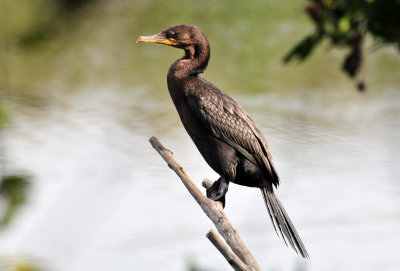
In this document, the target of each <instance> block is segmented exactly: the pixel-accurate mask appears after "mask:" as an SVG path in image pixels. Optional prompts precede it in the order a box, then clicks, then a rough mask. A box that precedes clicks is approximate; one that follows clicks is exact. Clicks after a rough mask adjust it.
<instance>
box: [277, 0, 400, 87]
mask: <svg viewBox="0 0 400 271" xmlns="http://www.w3.org/2000/svg"><path fill="white" fill-rule="evenodd" d="M308 2H309V3H308V4H307V5H306V7H305V11H306V13H307V14H308V15H309V16H310V18H311V19H312V21H313V22H314V24H315V33H314V34H311V35H308V36H306V37H305V38H304V39H303V40H301V41H300V42H299V43H298V44H297V45H295V46H294V47H293V49H292V50H290V51H289V53H288V54H287V55H286V56H285V57H284V62H285V63H287V62H290V61H291V60H293V59H298V60H300V61H304V60H305V59H306V58H307V57H308V56H309V55H310V54H311V53H312V51H313V50H314V49H315V48H316V45H317V44H318V43H319V41H320V40H321V39H323V38H325V39H328V40H329V42H330V44H331V45H332V46H333V47H346V48H349V49H350V50H349V53H348V55H347V56H346V57H345V59H344V62H343V70H344V71H345V72H346V73H347V74H348V75H349V76H350V77H353V78H354V77H356V75H357V74H358V72H359V70H360V67H361V64H362V50H363V47H362V42H363V40H364V38H365V36H366V35H367V34H371V35H372V36H373V37H374V38H375V40H379V41H381V42H382V43H384V44H388V45H389V44H397V45H398V46H399V49H400V30H399V29H400V1H397V0H308ZM361 83H362V82H361ZM359 86H361V85H359ZM362 86H363V84H362ZM359 88H360V87H359Z"/></svg>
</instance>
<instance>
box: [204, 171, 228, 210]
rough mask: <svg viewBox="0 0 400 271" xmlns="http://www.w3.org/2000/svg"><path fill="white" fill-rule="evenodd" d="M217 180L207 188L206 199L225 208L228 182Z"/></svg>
mask: <svg viewBox="0 0 400 271" xmlns="http://www.w3.org/2000/svg"><path fill="white" fill-rule="evenodd" d="M221 179H222V178H219V179H218V180H217V181H215V182H214V183H213V185H211V186H210V187H209V188H207V190H206V191H207V197H208V198H209V199H212V200H214V201H220V202H222V207H225V194H226V192H228V184H229V183H228V182H225V181H224V180H222V181H221Z"/></svg>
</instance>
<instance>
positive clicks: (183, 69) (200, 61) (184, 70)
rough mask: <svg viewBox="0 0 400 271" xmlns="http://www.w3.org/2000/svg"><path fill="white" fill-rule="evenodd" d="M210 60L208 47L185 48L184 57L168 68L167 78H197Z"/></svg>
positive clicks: (206, 45)
mask: <svg viewBox="0 0 400 271" xmlns="http://www.w3.org/2000/svg"><path fill="white" fill-rule="evenodd" d="M209 59H210V46H209V44H208V42H207V43H205V44H200V45H198V44H195V45H193V46H190V47H187V48H185V55H184V56H183V57H182V58H180V59H178V60H176V61H175V62H174V63H173V64H172V65H171V67H170V68H169V72H168V77H170V76H172V77H174V78H175V79H183V78H185V77H189V76H197V75H199V74H200V73H202V72H204V70H205V69H206V68H207V65H208V60H209Z"/></svg>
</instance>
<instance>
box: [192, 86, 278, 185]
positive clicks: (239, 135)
mask: <svg viewBox="0 0 400 271" xmlns="http://www.w3.org/2000/svg"><path fill="white" fill-rule="evenodd" d="M207 83H208V82H207ZM186 93H187V99H188V103H189V106H190V108H191V109H192V110H193V111H194V112H195V113H196V115H197V116H198V117H199V119H200V120H201V122H202V123H203V125H204V126H205V127H206V129H209V130H210V132H211V133H212V134H213V135H214V136H216V137H218V138H219V139H221V140H222V141H224V142H226V143H227V144H229V145H230V146H232V147H233V148H235V149H236V150H237V151H238V152H240V153H241V154H242V155H243V156H244V157H246V158H247V159H248V160H249V161H251V162H252V163H253V164H255V165H257V166H258V167H260V168H262V169H264V170H265V171H266V173H268V174H269V175H270V176H271V177H272V178H271V179H272V182H273V184H274V185H275V186H277V185H278V184H279V177H278V175H277V173H276V170H275V168H274V165H273V163H272V161H271V160H272V156H271V153H270V150H269V147H268V144H267V140H266V139H265V137H264V136H263V135H262V133H261V132H260V130H259V129H258V128H257V127H256V125H255V123H254V121H253V120H252V119H251V118H250V116H249V115H248V114H247V113H246V112H245V111H244V110H243V108H242V107H241V106H240V105H239V104H238V103H237V102H235V101H234V100H233V99H232V98H230V97H229V96H227V95H226V94H225V93H223V92H222V91H220V90H219V89H218V88H216V87H215V86H213V85H211V84H210V83H208V87H207V88H203V89H202V90H201V91H188V92H186Z"/></svg>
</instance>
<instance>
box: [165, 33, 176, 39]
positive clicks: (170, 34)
mask: <svg viewBox="0 0 400 271" xmlns="http://www.w3.org/2000/svg"><path fill="white" fill-rule="evenodd" d="M165 37H166V38H167V39H174V38H175V33H173V32H167V33H166V34H165Z"/></svg>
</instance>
